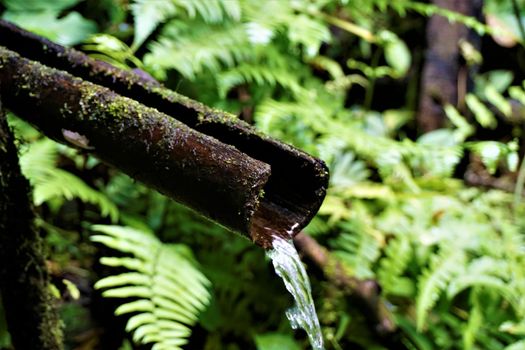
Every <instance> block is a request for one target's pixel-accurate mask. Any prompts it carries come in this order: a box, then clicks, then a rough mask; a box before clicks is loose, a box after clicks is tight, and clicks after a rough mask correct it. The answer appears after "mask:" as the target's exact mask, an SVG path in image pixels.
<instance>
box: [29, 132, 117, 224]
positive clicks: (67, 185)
mask: <svg viewBox="0 0 525 350" xmlns="http://www.w3.org/2000/svg"><path fill="white" fill-rule="evenodd" d="M57 158H58V147H57V144H56V143H54V142H53V141H51V140H49V139H42V140H39V141H36V142H33V143H32V144H31V145H30V146H29V147H28V149H27V150H26V151H25V152H24V153H23V154H22V155H21V156H20V167H21V169H22V172H23V173H24V175H25V176H26V177H27V178H28V179H29V181H30V182H31V185H32V186H33V200H34V202H35V204H36V205H41V204H42V203H44V202H49V201H51V200H53V199H55V198H65V199H67V200H71V199H73V198H79V199H80V200H82V201H83V202H86V203H91V204H94V205H96V206H98V207H99V208H100V211H101V214H102V215H104V216H109V217H110V218H111V220H112V221H117V219H118V215H119V214H118V209H117V207H116V206H115V204H113V203H112V202H111V201H110V200H109V198H108V197H106V195H104V194H103V193H101V192H99V191H97V190H95V189H93V188H91V187H89V186H88V185H87V184H86V183H85V182H84V181H82V180H81V179H80V178H78V177H77V176H75V175H73V174H71V173H69V172H67V171H65V170H62V169H60V168H58V167H57V166H56V160H57Z"/></svg>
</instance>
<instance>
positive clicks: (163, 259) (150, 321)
mask: <svg viewBox="0 0 525 350" xmlns="http://www.w3.org/2000/svg"><path fill="white" fill-rule="evenodd" d="M93 230H95V231H96V232H98V233H99V234H97V235H94V236H92V237H91V240H92V241H94V242H98V243H101V244H104V245H105V246H107V247H110V248H112V249H114V250H116V251H118V252H120V253H126V254H129V255H131V257H122V258H121V257H119V258H115V257H109V258H108V257H106V258H102V259H101V263H102V264H104V265H107V266H113V267H121V268H122V267H124V268H126V269H128V270H130V272H124V273H121V274H119V275H114V276H109V277H105V278H103V279H101V280H99V281H98V282H97V283H96V284H95V288H98V289H104V291H103V293H102V295H103V296H105V297H110V298H133V299H134V300H133V301H131V302H127V303H124V304H122V305H120V306H119V307H118V308H117V309H116V310H115V314H116V315H128V314H131V317H130V318H129V319H128V322H127V325H126V330H127V331H128V332H132V333H133V340H134V341H135V342H139V343H142V344H149V343H153V347H152V349H174V350H179V349H182V346H183V345H184V344H186V343H187V338H188V337H189V336H190V334H191V327H192V326H193V325H194V324H195V323H196V322H197V320H198V316H199V314H200V312H201V311H202V310H203V309H205V307H206V306H207V305H208V302H209V300H210V293H209V291H208V288H209V285H210V282H209V281H208V279H207V278H206V277H205V276H204V275H203V274H202V273H201V272H200V271H199V270H198V269H197V268H196V267H195V265H194V262H193V261H192V258H191V256H190V255H189V253H188V250H187V248H186V247H185V246H180V245H167V244H163V243H162V242H160V241H159V240H158V239H157V238H155V237H154V236H153V235H152V234H151V233H147V232H143V231H138V230H135V229H132V228H129V227H122V226H107V225H95V226H93Z"/></svg>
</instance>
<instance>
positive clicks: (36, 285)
mask: <svg viewBox="0 0 525 350" xmlns="http://www.w3.org/2000/svg"><path fill="white" fill-rule="evenodd" d="M34 219H35V214H34V211H33V205H32V201H31V196H30V186H29V182H28V181H27V179H26V178H25V177H24V176H23V175H22V174H21V172H20V166H19V164H18V155H17V150H16V148H15V145H14V137H13V134H12V133H11V131H10V130H9V127H8V126H7V121H6V118H5V115H4V114H3V112H2V106H1V104H0V293H1V295H2V301H3V304H4V309H5V313H6V319H7V323H8V328H9V332H10V333H11V338H12V342H13V345H14V346H15V348H16V349H19V350H30V349H35V350H36V349H38V350H57V349H62V333H61V327H60V321H59V319H58V315H57V313H56V311H55V309H54V307H53V300H52V296H51V295H50V288H49V276H48V272H47V269H46V262H45V259H44V255H43V249H42V239H41V237H40V236H39V234H38V231H37V228H36V227H35V223H34Z"/></svg>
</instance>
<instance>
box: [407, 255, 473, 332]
mask: <svg viewBox="0 0 525 350" xmlns="http://www.w3.org/2000/svg"><path fill="white" fill-rule="evenodd" d="M465 260H466V256H465V252H464V251H463V250H459V249H458V250H455V251H454V250H453V248H451V249H446V250H444V251H442V252H440V253H439V254H436V255H433V256H432V261H431V262H430V266H429V268H428V269H427V270H426V271H424V272H423V275H422V277H421V278H420V279H419V281H418V294H417V298H416V324H417V328H418V329H419V330H421V329H423V327H424V325H425V322H426V319H427V314H428V311H429V310H430V309H432V308H433V307H434V305H435V304H436V302H437V301H438V299H439V297H440V295H441V293H442V292H443V291H444V290H445V289H446V288H447V284H448V283H449V281H451V280H452V279H453V278H454V277H455V276H456V275H458V274H460V273H463V269H464V266H465V263H466V261H465Z"/></svg>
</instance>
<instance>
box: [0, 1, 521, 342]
mask: <svg viewBox="0 0 525 350" xmlns="http://www.w3.org/2000/svg"><path fill="white" fill-rule="evenodd" d="M0 3H1V4H3V6H4V12H3V14H2V17H3V18H6V19H8V20H11V21H14V22H16V23H18V24H19V25H21V26H25V27H27V28H28V29H30V30H34V31H35V32H37V33H39V34H42V35H45V36H47V37H49V38H50V39H52V40H56V41H58V42H60V43H63V44H67V45H75V44H78V45H79V47H80V48H82V49H84V50H86V52H89V53H90V54H91V55H93V56H94V57H96V58H100V59H104V60H106V61H109V62H110V63H112V64H115V65H118V66H120V67H123V68H128V69H129V68H140V69H143V70H144V71H146V72H148V73H150V74H151V75H152V76H154V77H155V78H157V79H159V80H161V81H163V83H165V84H166V85H167V86H169V87H171V88H172V89H175V90H177V91H178V92H180V93H182V94H185V95H188V96H190V97H192V98H195V99H197V100H199V101H202V102H204V103H207V104H209V105H211V106H214V107H217V108H222V109H226V110H228V111H231V112H233V113H237V114H239V115H240V117H241V118H243V119H245V120H247V121H248V122H253V123H254V124H255V125H256V126H257V128H259V129H260V130H262V131H263V132H265V133H268V134H269V135H271V136H273V137H276V138H279V139H282V140H285V141H287V142H289V143H291V144H293V145H295V146H296V147H298V148H301V149H304V150H305V151H307V152H309V153H312V154H314V155H316V156H318V157H320V158H322V159H324V160H325V161H326V162H327V164H329V167H330V169H331V180H330V181H331V182H330V188H329V191H328V194H327V197H326V200H325V202H324V204H323V206H322V208H321V210H320V212H319V214H318V216H317V217H316V218H315V219H314V220H313V221H312V223H311V224H310V226H309V227H307V229H306V232H307V233H308V234H310V235H312V236H313V237H315V238H316V239H317V240H318V241H319V242H320V243H321V244H323V245H325V246H327V247H328V248H329V250H330V252H331V253H332V254H333V255H334V256H335V257H337V259H338V260H339V261H340V262H342V263H343V264H344V266H345V271H347V272H348V273H349V274H351V275H352V276H353V277H357V278H359V279H373V280H376V281H377V282H378V283H379V285H380V286H381V288H382V296H383V297H384V298H385V300H386V302H387V304H388V306H389V311H391V312H392V313H393V315H394V318H395V323H396V325H397V327H399V329H400V331H399V336H398V338H399V339H400V340H399V344H397V345H396V346H402V347H403V348H406V349H420V350H432V349H466V350H468V349H491V350H492V349H494V350H516V349H522V348H523V347H524V346H525V345H524V344H525V222H524V220H523V217H524V214H525V207H524V205H523V200H522V193H523V191H524V184H525V166H523V164H524V163H523V162H521V163H522V164H521V167H520V168H519V165H520V159H519V158H520V156H521V157H523V151H522V150H520V149H519V146H521V145H523V141H524V136H523V131H522V130H523V121H522V120H517V121H516V120H515V119H516V117H515V113H514V112H513V111H514V110H516V109H518V110H520V108H525V82H524V81H523V79H524V78H525V74H524V73H525V67H523V66H519V64H518V65H517V67H518V68H516V66H512V67H504V66H499V67H498V66H496V67H494V64H493V62H491V61H488V62H487V60H489V59H490V57H489V58H485V57H484V55H483V54H484V52H483V50H481V51H479V48H476V47H475V46H473V44H472V43H469V42H463V43H460V44H459V45H460V48H461V54H462V58H461V59H462V60H463V61H464V62H465V65H466V67H467V68H468V69H470V70H472V71H473V72H474V73H473V74H472V77H471V78H472V80H473V81H472V83H473V84H472V85H473V87H472V89H470V90H469V91H468V93H467V94H466V95H465V96H464V99H463V100H462V101H459V102H458V103H457V104H446V105H444V106H443V108H444V110H445V112H446V116H447V118H448V120H447V126H446V127H445V128H441V129H437V130H433V131H431V132H428V133H424V134H420V133H418V127H417V123H416V120H415V109H416V108H415V106H416V105H417V96H418V91H417V88H418V87H417V85H416V84H414V83H413V82H415V81H417V80H418V78H419V66H420V65H421V56H422V55H423V51H422V47H421V46H417V45H416V44H417V43H419V42H420V41H421V38H420V37H419V36H418V34H417V33H416V32H417V31H423V29H424V23H425V19H426V18H427V17H428V16H431V15H435V14H437V15H441V16H445V17H446V18H447V19H448V20H449V21H451V22H458V23H462V24H463V25H466V26H468V27H469V28H472V29H473V30H474V31H475V32H476V33H478V34H480V35H484V38H485V40H487V41H488V40H494V41H495V42H497V43H501V41H502V40H503V39H508V40H507V41H506V43H507V44H506V45H507V46H509V44H508V43H509V42H512V43H513V45H514V47H513V48H512V50H514V51H513V52H515V53H516V55H521V57H523V55H524V49H523V46H522V43H523V40H524V39H523V37H520V30H519V25H518V23H519V21H522V22H523V18H521V17H519V16H518V17H519V19H518V22H517V21H516V18H515V17H516V14H515V13H514V12H513V10H512V4H511V3H512V2H511V1H498V0H487V1H485V6H484V12H485V14H486V18H487V23H486V24H485V23H482V22H481V21H479V20H478V19H474V18H471V17H468V16H464V15H460V14H457V13H455V12H452V11H450V10H445V9H442V8H439V7H437V6H434V5H432V4H428V3H423V2H419V1H412V0H403V1H401V0H399V1H395V2H392V1H387V0H367V1H346V0H340V1H336V0H333V1H329V0H312V1H250V0H191V1H187V0H156V1H146V0H135V1H131V2H129V3H128V1H124V0H106V1H102V2H100V4H95V3H96V2H95V1H84V2H81V1H77V0H73V1H71V0H68V1H65V0H61V1H38V2H33V1H31V2H22V1H16V0H2V1H1V2H0ZM516 3H517V5H518V6H520V8H525V2H523V1H516ZM524 11H525V10H524ZM498 16H500V17H501V16H507V17H506V18H513V20H512V21H510V20H509V21H508V22H509V23H511V24H508V26H509V28H507V26H506V25H505V23H504V22H501V21H500V22H497V23H498V24H497V25H495V24H494V22H493V21H492V20H489V19H490V18H493V17H498ZM513 21H514V22H516V23H515V25H514V22H513ZM64 28H66V29H64ZM132 29H133V30H132ZM95 33H98V34H96V35H95V36H91V34H95ZM418 40H419V41H418ZM495 45H496V44H495ZM413 46H414V47H413ZM499 48H500V50H510V49H504V48H502V47H499ZM502 52H504V51H502ZM480 66H481V67H482V69H481V70H480V71H481V72H482V73H479V72H478V68H479V67H480ZM476 67H477V68H476ZM487 67H488V68H487ZM399 86H401V87H402V89H401V88H399ZM399 90H402V91H403V92H402V93H400V92H399ZM390 95H393V96H394V98H391V96H390ZM393 99H395V101H393ZM521 110H522V111H523V109H521ZM518 119H519V117H518ZM10 121H11V125H13V126H14V127H15V128H16V130H17V134H18V136H19V140H20V145H19V146H20V153H21V163H22V169H23V171H24V174H25V175H26V176H27V177H28V178H29V179H30V181H31V183H32V185H33V187H34V201H35V204H36V205H37V206H38V207H39V224H40V227H41V228H42V229H43V231H44V232H45V233H46V239H47V243H48V246H49V249H50V260H51V261H52V264H53V265H56V266H54V267H53V270H52V272H53V274H54V277H55V278H54V282H55V285H56V288H57V291H58V293H59V295H60V296H61V303H62V309H63V310H66V307H67V306H68V305H80V304H79V303H80V301H79V300H75V299H74V298H72V297H71V294H72V293H71V289H68V288H65V287H64V285H63V284H64V283H63V282H61V281H62V280H63V279H64V278H65V276H69V277H71V276H73V277H71V278H72V280H73V282H76V284H77V285H79V286H80V285H83V284H86V283H87V284H89V285H94V286H95V287H96V288H100V289H102V290H103V291H102V296H104V297H111V298H118V299H119V301H118V303H117V304H118V306H115V304H112V306H113V307H115V308H116V311H115V312H116V314H117V315H119V317H120V318H119V319H122V318H123V319H124V320H125V323H127V327H126V330H127V331H129V332H131V336H128V337H127V338H125V339H119V340H120V342H121V343H122V344H123V345H122V346H123V348H126V347H127V348H133V347H137V348H138V346H139V344H141V343H149V344H150V345H151V344H154V345H153V348H154V349H167V348H170V349H177V348H185V349H190V348H195V349H206V350H214V349H229V350H235V349H251V348H256V349H258V350H271V349H293V350H295V349H307V348H308V342H307V340H306V337H305V336H304V335H303V334H294V333H292V331H291V330H290V327H289V325H288V324H287V322H286V320H285V319H284V310H285V309H286V307H287V306H289V304H290V300H289V298H288V296H287V294H286V292H285V290H284V287H283V286H282V285H281V284H280V282H279V281H277V280H276V277H275V276H274V275H273V272H272V270H271V268H270V266H269V264H268V263H267V262H265V260H264V253H263V252H262V251H260V249H258V248H256V247H253V246H251V244H250V243H249V242H247V241H245V240H243V239H241V238H239V237H235V236H232V235H231V234H230V233H227V232H225V230H224V229H222V228H220V227H218V226H216V225H214V224H212V223H210V222H208V221H205V220H204V219H202V218H200V217H198V216H197V215H195V214H194V213H192V212H190V211H188V210H187V209H185V208H183V207H182V206H180V205H178V204H176V203H173V202H171V201H169V200H167V199H166V198H165V197H163V196H161V195H159V194H157V193H155V192H153V191H151V190H149V189H146V188H145V187H143V186H142V185H140V184H137V183H134V182H133V181H132V180H131V179H129V178H128V177H126V176H124V175H122V174H119V173H117V172H116V171H115V170H113V169H110V168H108V167H107V166H105V165H104V164H102V163H99V162H98V161H97V160H95V159H93V158H91V157H89V156H86V155H84V154H82V153H79V152H76V151H72V150H68V149H66V148H64V147H62V146H59V145H57V144H55V143H53V142H52V141H50V140H47V139H44V138H42V137H41V136H40V135H39V134H38V133H37V132H36V131H34V130H33V129H31V127H29V126H28V125H26V124H24V123H22V122H21V121H19V120H18V119H16V117H14V116H13V117H12V118H11V119H10ZM469 176H475V177H476V178H481V179H484V180H487V181H488V182H487V181H485V182H483V183H482V184H483V185H485V187H487V185H494V184H495V185H496V186H492V187H499V189H494V188H493V189H487V188H481V187H475V186H471V181H470V180H469V178H470V177H469ZM94 224H96V225H94ZM109 224H113V225H109ZM152 233H155V235H156V237H158V239H157V238H155V236H154V235H153V234H152ZM90 234H91V240H92V241H95V242H100V243H102V245H96V247H97V249H96V250H95V249H94V248H93V245H92V244H91V242H90V238H89V235H90ZM159 239H160V241H159ZM161 242H162V243H161ZM174 243H175V244H174ZM104 246H105V247H104ZM100 256H103V258H102V260H101V263H102V265H107V266H100V265H99V264H98V263H97V262H96V261H97V259H98V258H99V257H100ZM86 271H94V273H93V274H90V273H86ZM311 277H312V279H313V290H314V296H315V297H316V301H317V307H318V310H319V314H320V320H321V325H322V327H323V332H324V335H325V339H326V340H327V347H328V348H329V349H336V350H338V349H350V348H354V349H359V348H363V349H387V348H389V345H388V344H385V342H384V341H381V340H380V339H376V338H375V337H374V335H373V332H372V331H371V330H370V327H369V325H368V324H367V323H366V322H365V321H364V320H363V316H362V315H361V313H360V312H359V311H358V307H357V306H358V305H356V304H355V302H353V301H351V300H350V299H347V298H346V297H345V296H344V295H343V294H342V293H341V291H339V290H337V288H335V287H334V286H333V285H331V284H330V283H328V282H325V281H323V280H322V278H321V277H320V276H319V275H318V274H316V273H315V271H314V269H312V273H311ZM99 278H101V279H99ZM95 279H99V280H98V282H96V281H95ZM86 280H87V281H88V282H85V281H86ZM79 288H80V287H79ZM80 292H81V294H82V293H86V292H85V290H81V291H80ZM82 307H85V305H82ZM99 317H100V316H99ZM1 319H2V318H1V317H0V320H1ZM90 322H91V323H90ZM90 322H87V324H85V325H80V327H77V328H78V329H76V332H77V333H76V335H78V334H79V333H80V334H83V335H85V334H91V335H90V336H87V338H82V337H77V338H76V339H87V340H80V341H79V340H73V337H71V339H69V340H68V342H69V343H68V346H70V348H75V347H81V348H84V349H91V348H95V346H96V345H93V344H96V343H97V342H102V341H103V337H102V336H101V335H100V334H99V333H97V332H95V333H94V334H95V335H93V333H89V329H97V327H100V325H101V324H103V320H101V319H97V316H96V315H95V313H93V320H92V321H90ZM2 326H3V322H0V344H2V346H3V344H7V343H8V340H7V335H5V336H4V334H6V333H5V332H4V331H3V329H2ZM66 327H67V329H68V330H69V333H67V334H73V333H75V332H74V331H73V330H72V326H71V325H69V324H66ZM102 333H103V331H102ZM186 342H188V343H187V345H184V344H185V343H186ZM90 344H91V345H90ZM89 346H91V347H89Z"/></svg>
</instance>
